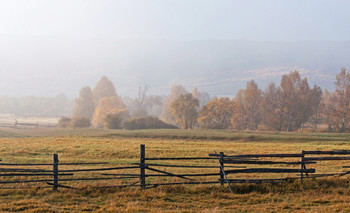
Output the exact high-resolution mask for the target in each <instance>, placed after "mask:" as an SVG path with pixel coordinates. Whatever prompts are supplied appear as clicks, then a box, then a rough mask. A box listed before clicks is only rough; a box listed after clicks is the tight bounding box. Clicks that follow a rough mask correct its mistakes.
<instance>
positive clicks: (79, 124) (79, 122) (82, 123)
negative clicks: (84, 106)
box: [70, 117, 91, 128]
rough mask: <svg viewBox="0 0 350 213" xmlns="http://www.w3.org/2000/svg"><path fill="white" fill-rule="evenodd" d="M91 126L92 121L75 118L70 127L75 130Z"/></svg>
mask: <svg viewBox="0 0 350 213" xmlns="http://www.w3.org/2000/svg"><path fill="white" fill-rule="evenodd" d="M90 126H91V122H90V119H88V118H85V117H74V118H72V120H71V122H70V127H73V128H84V127H90Z"/></svg>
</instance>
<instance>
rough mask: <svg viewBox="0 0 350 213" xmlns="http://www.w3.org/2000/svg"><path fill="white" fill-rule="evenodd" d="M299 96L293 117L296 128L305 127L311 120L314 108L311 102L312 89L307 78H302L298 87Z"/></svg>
mask: <svg viewBox="0 0 350 213" xmlns="http://www.w3.org/2000/svg"><path fill="white" fill-rule="evenodd" d="M296 92H297V97H296V99H295V100H296V102H295V103H294V105H295V110H296V111H295V113H294V116H295V117H294V118H293V120H294V121H293V122H294V123H293V124H294V126H295V128H296V129H303V127H304V124H305V123H307V122H308V121H309V120H310V117H311V116H312V112H313V108H312V103H311V95H313V94H311V90H310V87H309V84H308V82H307V79H306V78H304V79H301V80H300V82H299V84H298V87H297V90H296Z"/></svg>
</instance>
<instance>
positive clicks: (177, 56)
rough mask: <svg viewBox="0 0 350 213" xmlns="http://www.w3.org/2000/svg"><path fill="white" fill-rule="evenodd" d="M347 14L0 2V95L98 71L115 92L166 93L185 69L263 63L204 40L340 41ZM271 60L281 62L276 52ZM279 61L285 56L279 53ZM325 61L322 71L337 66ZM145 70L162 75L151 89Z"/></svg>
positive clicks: (262, 0)
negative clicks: (145, 87) (148, 90)
mask: <svg viewBox="0 0 350 213" xmlns="http://www.w3.org/2000/svg"><path fill="white" fill-rule="evenodd" d="M349 11H350V1H349V0H327V1H326V0H55V1H53V0H0V74H1V78H0V95H15V96H26V95H39V96H46V95H50V96H51V95H55V94H58V93H65V94H68V95H69V94H70V95H69V96H72V94H74V96H75V95H77V94H78V91H79V89H80V88H81V87H83V86H87V85H88V86H92V87H93V86H94V84H95V83H96V82H97V81H98V79H99V78H100V77H101V76H102V75H107V76H108V77H110V78H111V80H112V81H113V82H114V83H115V84H116V88H117V91H121V92H125V93H124V94H129V95H130V94H131V95H133V94H136V93H137V91H130V90H131V89H130V88H134V90H137V88H138V86H139V85H143V84H148V85H150V86H151V88H154V89H155V90H156V89H157V88H158V91H161V92H162V93H163V94H167V92H168V90H169V88H170V86H171V84H172V83H173V82H176V83H182V82H183V81H186V80H188V79H189V80H193V79H196V78H198V76H192V75H190V74H191V72H192V71H195V72H197V73H200V74H201V75H206V76H207V77H208V76H209V74H217V73H219V72H223V73H224V74H222V76H219V77H220V78H221V77H222V78H225V79H227V78H231V77H232V76H229V75H233V77H235V76H236V75H237V73H238V72H242V71H247V70H242V69H243V68H241V69H239V68H240V67H245V66H243V65H242V64H241V62H242V61H245V63H246V65H247V64H248V65H249V67H253V68H254V69H264V68H266V67H261V66H258V65H256V64H249V63H254V61H253V60H252V59H251V58H249V57H250V56H246V58H244V56H242V57H243V58H244V60H241V59H240V57H236V56H235V57H232V59H231V58H228V56H227V54H226V50H225V49H226V48H227V49H228V50H227V52H230V51H231V50H235V49H237V46H234V47H228V46H220V43H215V42H216V41H215V42H214V41H213V40H236V39H243V40H248V41H298V40H312V41H315V40H322V41H324V40H327V41H337V42H341V41H350V13H349ZM209 39H212V40H209ZM126 40H128V41H126ZM198 40H201V42H205V44H204V46H208V48H209V49H206V48H204V49H203V48H202V46H201V45H197V43H195V42H197V41H198ZM159 41H161V42H160V43H159ZM189 41H190V42H189ZM157 42H158V43H157ZM162 42H163V43H164V44H168V46H166V45H162V44H163V43H162ZM176 42H178V43H176ZM179 42H182V43H179ZM186 42H188V43H186ZM191 42H192V43H191ZM193 42H194V43H193ZM213 42H214V43H215V45H216V47H217V50H216V51H217V52H215V47H214V46H215V45H214V46H213V48H211V47H212V46H210V45H211V44H212V43H213ZM219 42H220V41H219ZM225 42H226V41H225ZM179 44H180V45H181V49H179V48H178V46H179ZM225 44H226V43H225ZM186 45H187V46H186ZM196 45H197V46H196ZM252 45H253V46H252V47H249V48H251V50H255V49H256V47H255V46H254V44H252ZM266 45H267V46H266V48H262V50H264V51H265V50H269V48H270V46H269V45H268V44H266ZM290 47H291V48H293V45H292V46H290ZM249 48H248V51H249V50H250V49H249ZM323 49H324V48H323ZM187 50H191V54H189V53H188V52H189V51H187ZM244 50H246V49H244ZM287 51H288V50H287ZM267 52H268V51H266V52H262V53H260V55H259V54H258V56H257V57H258V59H256V60H255V61H259V60H260V58H266V57H267V55H268V53H267ZM297 52H298V50H297ZM324 52H326V53H327V52H329V51H328V49H327V48H326V50H324V51H323V52H322V54H323V53H324ZM216 53H217V54H216ZM317 54H318V52H317V53H315V54H313V52H312V54H308V55H309V56H313V55H316V56H317ZM199 55H200V56H201V57H198V56H199ZM248 55H249V54H248ZM253 55H254V54H253ZM294 55H295V54H294ZM297 55H300V54H299V53H297ZM338 55H344V57H346V56H347V55H345V54H341V52H340V54H338ZM238 56H240V55H239V54H238ZM265 56H266V57H265ZM316 56H315V57H316ZM247 57H248V59H247ZM276 57H277V59H278V58H279V60H281V57H280V54H279V51H277V52H276ZM283 57H286V58H290V57H289V55H288V52H287V53H286V54H285V55H284V56H283ZM300 57H301V56H300ZM282 59H283V58H282ZM274 60H275V58H272V59H271V61H272V62H274ZM304 60H307V59H304ZM320 60H323V58H322V57H321V59H320ZM211 61H213V63H210V62H211ZM221 61H223V62H224V61H225V62H226V65H224V63H223V62H222V63H221ZM231 61H232V63H230V62H231ZM296 61H300V60H296ZM335 61H336V60H333V59H330V62H329V64H332V63H334V64H335V65H334V66H329V67H332V69H333V67H336V69H337V70H338V69H340V68H341V67H345V66H346V65H347V64H346V63H343V62H341V63H336V62H335ZM204 62H205V63H204ZM204 64H205V66H204ZM206 64H207V65H206ZM231 64H233V65H231ZM304 64H305V63H304ZM338 64H339V65H338ZM298 65H299V64H287V66H293V67H295V66H298ZM264 66H265V65H264ZM266 66H267V67H269V66H271V65H270V64H266ZM207 68H208V69H207ZM302 68H303V67H302ZM321 68H322V67H321ZM206 69H207V71H205V70H206ZM325 69H326V71H325V72H327V71H328V70H327V67H326V68H325ZM180 72H181V73H185V74H183V76H180ZM205 72H206V73H205ZM73 74H74V75H73ZM187 74H188V75H187ZM153 76H158V77H159V76H160V77H163V76H164V79H168V80H163V81H164V82H162V83H163V84H161V85H160V82H158V81H159V80H158V81H157V82H155V80H154V79H153V78H152V77H153ZM219 77H218V78H219ZM208 78H209V79H210V80H212V79H211V78H210V77H208ZM176 79H180V80H177V81H175V80H176ZM216 80H222V79H216ZM161 81H162V80H161ZM240 81H242V80H240ZM332 81H333V79H332ZM156 83H158V85H157V84H156ZM205 83H206V84H208V83H210V82H205ZM234 83H235V82H231V81H229V83H228V84H234ZM189 85H192V84H191V83H189ZM188 89H192V88H188ZM221 90H227V93H228V94H232V93H234V91H233V90H230V89H227V88H226V86H222V88H221ZM208 92H209V91H208Z"/></svg>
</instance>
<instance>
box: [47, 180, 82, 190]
mask: <svg viewBox="0 0 350 213" xmlns="http://www.w3.org/2000/svg"><path fill="white" fill-rule="evenodd" d="M46 183H47V184H48V185H51V186H54V184H53V183H50V182H46ZM57 186H58V187H62V188H66V189H76V190H81V189H79V188H75V187H70V186H64V185H61V184H58V185H57Z"/></svg>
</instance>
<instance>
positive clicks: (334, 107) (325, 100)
mask: <svg viewBox="0 0 350 213" xmlns="http://www.w3.org/2000/svg"><path fill="white" fill-rule="evenodd" d="M322 105H323V107H322V108H321V110H322V114H323V115H324V116H325V118H326V124H327V126H328V131H331V132H333V131H336V130H339V129H340V127H341V122H339V117H341V113H339V107H338V98H337V95H336V93H335V92H328V90H327V89H325V90H324V92H323V96H322Z"/></svg>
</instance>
